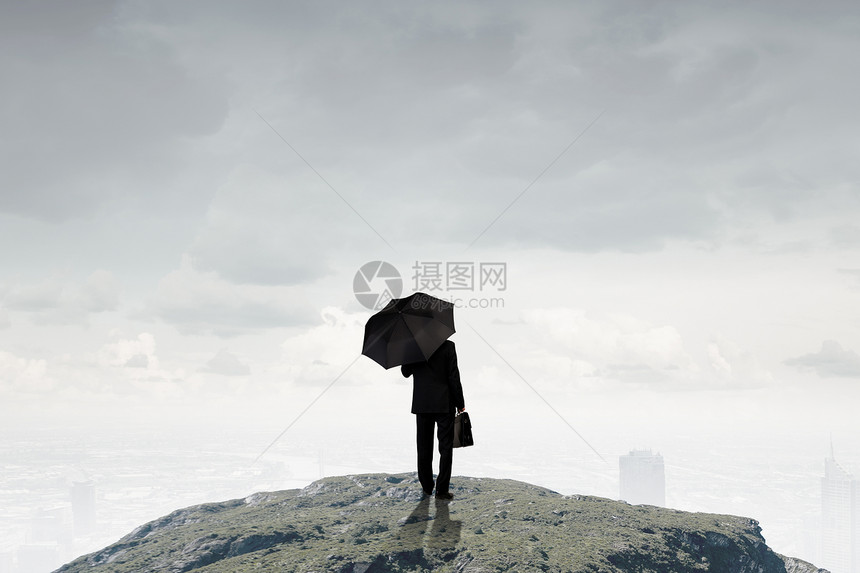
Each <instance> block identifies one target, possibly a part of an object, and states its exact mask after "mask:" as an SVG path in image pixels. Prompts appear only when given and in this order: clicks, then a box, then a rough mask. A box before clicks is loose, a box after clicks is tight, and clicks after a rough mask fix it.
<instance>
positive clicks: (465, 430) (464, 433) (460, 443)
mask: <svg viewBox="0 0 860 573" xmlns="http://www.w3.org/2000/svg"><path fill="white" fill-rule="evenodd" d="M473 445H475V440H474V439H472V421H471V420H470V419H469V413H468V412H462V413H460V414H457V415H456V416H454V447H455V448H465V447H466V446H473Z"/></svg>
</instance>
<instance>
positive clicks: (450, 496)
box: [436, 491, 454, 500]
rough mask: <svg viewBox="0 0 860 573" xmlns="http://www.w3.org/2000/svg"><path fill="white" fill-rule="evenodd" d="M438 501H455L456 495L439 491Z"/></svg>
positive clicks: (437, 493)
mask: <svg viewBox="0 0 860 573" xmlns="http://www.w3.org/2000/svg"><path fill="white" fill-rule="evenodd" d="M436 499H444V500H450V499H454V494H453V493H450V492H447V491H437V492H436Z"/></svg>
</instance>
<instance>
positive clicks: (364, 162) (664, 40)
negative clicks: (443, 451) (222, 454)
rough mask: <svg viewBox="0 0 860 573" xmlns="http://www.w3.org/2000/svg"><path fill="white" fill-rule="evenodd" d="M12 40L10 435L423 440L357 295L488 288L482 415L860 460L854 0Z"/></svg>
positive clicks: (279, 10) (27, 13) (137, 29)
mask: <svg viewBox="0 0 860 573" xmlns="http://www.w3.org/2000/svg"><path fill="white" fill-rule="evenodd" d="M0 11H2V13H0V78H2V80H0V81H2V90H0V93H2V95H0V261H2V265H0V424H4V425H9V426H11V425H13V424H14V425H21V424H31V425H36V426H38V425H50V424H53V423H56V422H57V421H59V420H65V419H81V418H88V419H91V420H94V421H96V422H97V423H98V424H101V425H102V427H104V428H105V429H106V430H109V429H110V427H111V424H125V423H128V421H129V420H130V419H139V420H142V421H143V423H157V422H158V421H160V420H161V419H162V418H164V417H167V416H168V415H170V413H175V412H181V413H182V414H183V415H185V416H188V417H190V418H191V419H198V418H199V419H201V420H202V419H204V418H205V419H206V420H209V421H210V422H212V423H220V422H221V421H224V420H225V419H226V418H230V421H231V422H235V421H236V420H237V419H238V420H241V421H242V423H251V424H253V423H260V424H264V425H266V426H267V427H269V426H270V427H272V428H280V427H282V426H284V425H285V424H286V423H287V422H289V420H290V419H291V418H292V417H293V416H294V415H295V414H296V413H297V412H298V411H300V410H301V408H303V407H304V405H306V404H307V403H309V402H310V400H312V399H313V398H314V396H316V395H317V394H318V393H319V392H320V391H321V390H322V389H323V388H324V387H325V386H326V385H327V384H328V383H330V382H331V381H332V380H334V379H335V378H336V377H338V376H339V375H340V374H341V373H343V372H344V371H345V373H344V374H343V375H342V377H341V378H340V379H339V380H338V382H337V385H336V386H334V387H333V388H332V389H331V390H330V391H329V393H328V394H327V395H326V398H327V401H325V400H323V401H320V402H319V403H318V404H317V405H315V406H314V409H312V410H311V411H310V412H309V414H308V416H314V415H317V416H324V415H327V412H331V411H333V410H336V409H338V408H341V409H344V408H346V409H351V410H353V411H356V412H363V411H369V410H373V409H382V411H391V412H395V411H396V412H408V408H409V399H408V387H407V386H405V385H404V383H403V381H402V380H399V379H398V378H399V375H398V374H397V373H396V372H393V371H391V372H386V371H384V370H382V369H381V368H379V367H378V366H377V365H376V364H374V363H372V362H371V361H370V360H368V359H366V358H361V359H359V360H358V361H357V362H354V363H353V360H354V358H355V357H356V356H357V355H358V353H359V351H360V345H361V337H362V328H363V324H364V321H365V320H366V319H367V317H368V316H369V314H370V311H368V310H367V309H366V308H364V307H363V306H362V305H361V304H359V302H358V301H357V300H356V298H355V296H354V293H353V278H354V275H355V273H356V271H357V270H358V269H359V267H361V266H362V265H363V264H365V263H367V262H369V261H388V262H390V263H392V264H393V265H394V266H395V267H396V268H397V269H398V270H399V272H400V274H401V275H402V277H403V282H404V292H409V291H411V290H412V288H413V287H414V281H413V270H412V268H413V266H414V265H415V263H416V261H418V262H439V263H443V265H444V264H447V263H451V262H470V263H473V264H475V265H476V266H477V265H479V264H480V263H500V262H501V263H505V264H506V270H507V288H506V289H505V290H504V291H499V292H494V293H492V294H493V296H497V297H500V298H502V299H503V302H504V307H503V308H496V309H492V310H490V309H480V308H463V309H460V310H458V314H457V326H458V332H457V334H455V335H454V338H453V340H455V342H456V343H457V346H458V350H459V354H460V360H461V368H462V371H463V380H464V388H465V394H466V401H467V406H468V407H469V408H470V409H472V411H473V412H479V413H480V415H481V416H483V417H484V420H485V421H493V422H494V423H499V424H501V423H503V421H504V420H506V419H508V416H510V414H511V413H512V411H514V410H515V408H517V406H518V404H522V403H524V402H529V401H534V400H538V398H537V397H536V396H535V395H534V393H532V391H531V390H530V389H529V388H528V386H526V385H525V384H524V382H523V381H524V380H525V381H527V382H528V383H529V384H531V385H532V386H533V387H534V388H535V389H536V390H537V391H538V392H539V393H541V395H542V396H544V397H545V398H546V399H547V400H548V401H550V402H552V403H553V404H554V405H555V407H556V408H557V409H558V410H559V412H560V413H562V414H563V415H564V416H566V417H567V418H568V420H569V421H570V422H571V423H573V425H575V426H576V427H577V428H578V429H579V430H580V431H581V432H582V433H583V434H584V435H585V436H586V437H587V438H588V439H589V440H590V441H591V442H592V444H593V445H594V446H595V447H596V448H597V449H599V450H603V451H606V450H610V453H613V452H612V451H611V450H612V449H613V448H615V449H616V450H623V448H625V447H627V446H625V445H624V444H626V443H630V447H633V446H635V445H653V446H654V447H656V448H659V447H660V443H659V440H658V438H659V435H662V434H659V435H658V434H656V433H655V434H654V435H653V436H652V435H651V433H650V429H651V428H650V426H649V424H650V422H649V420H654V419H656V420H658V422H655V423H656V424H657V425H660V426H663V427H665V428H666V429H667V431H668V430H671V429H677V428H678V427H692V426H695V427H697V428H710V429H711V430H712V431H720V428H725V427H748V425H750V424H753V425H754V426H755V427H756V428H771V429H774V431H777V432H781V431H785V432H788V431H789V430H792V429H794V430H797V431H812V432H820V433H821V443H822V446H821V455H822V456H823V455H824V453H825V452H826V448H827V439H828V435H829V434H830V432H833V434H834V437H835V439H836V441H837V443H839V442H840V440H842V443H846V444H847V443H852V444H860V435H858V433H860V429H858V427H857V424H856V408H855V407H854V406H853V405H856V403H857V401H858V399H860V258H858V255H860V217H858V215H860V187H858V181H860V162H858V161H857V156H858V152H860V141H858V133H860V125H858V123H860V122H858V119H860V118H858V112H857V107H856V101H857V98H858V88H860V78H858V75H857V73H856V62H857V58H858V54H860V19H858V16H859V15H860V11H858V8H857V6H856V5H855V4H853V3H848V2H844V3H843V2H831V3H809V2H801V1H796V2H794V1H789V2H722V3H702V2H579V3H557V2H552V3H549V2H547V3H528V4H524V3H520V2H510V3H500V2H494V3H478V2H470V3H462V2H451V3H421V4H419V3H403V2H393V1H392V2H372V3H362V4H354V3H326V2H313V3H311V2H308V3H296V2H286V3H285V2H243V3H224V2H211V1H207V2H183V3H176V2H107V1H105V2H85V3H68V2H65V3H62V2H56V3H52V2H26V3H24V2H17V3H16V2H6V3H4V4H3V6H2V8H0ZM378 285H379V283H376V286H377V287H378ZM435 294H437V295H439V296H443V297H448V298H452V297H454V296H457V297H460V296H463V295H464V294H466V295H468V296H475V297H482V296H485V295H486V294H487V293H485V292H478V291H477V289H476V290H475V292H467V293H458V292H453V291H448V290H442V291H439V292H437V293H435ZM391 389H395V390H393V391H392V390H391ZM347 396H348V397H349V400H346V397H347ZM535 403H537V404H539V406H540V407H541V408H543V405H542V403H540V402H539V401H538V402H535ZM204 410H205V412H204ZM643 410H644V411H645V412H644V413H643ZM261 412H262V414H261ZM546 414H547V422H546V423H547V424H557V423H559V421H558V420H557V419H555V418H553V416H554V415H553V414H552V413H551V412H549V411H548V410H546ZM477 415H479V414H476V416H477ZM606 419H612V420H613V421H614V422H615V426H614V427H615V428H616V430H617V431H618V432H619V433H621V434H623V435H616V436H606V434H605V431H606V429H607V425H606V424H605V423H603V422H601V420H603V421H604V422H605V420H606ZM626 422H629V424H626ZM488 423H489V422H488ZM559 427H561V426H558V425H556V426H551V428H553V431H556V430H558V428H559ZM558 431H562V430H558ZM563 431H566V430H563ZM601 436H603V437H601ZM786 439H788V438H786ZM637 440H638V441H637ZM643 442H645V443H643ZM579 446H580V447H585V446H584V445H583V444H581V443H579ZM255 447H256V445H255V446H254V447H252V449H254V448H255ZM614 453H618V452H617V451H616V452H614Z"/></svg>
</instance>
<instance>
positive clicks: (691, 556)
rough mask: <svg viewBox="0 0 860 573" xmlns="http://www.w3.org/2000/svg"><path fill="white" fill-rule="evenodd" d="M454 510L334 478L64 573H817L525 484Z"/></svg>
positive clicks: (158, 529)
mask: <svg viewBox="0 0 860 573" xmlns="http://www.w3.org/2000/svg"><path fill="white" fill-rule="evenodd" d="M452 485H453V489H452V490H451V491H452V493H454V495H455V497H454V499H453V500H452V501H450V502H441V501H440V502H437V501H436V500H435V499H432V498H430V499H422V498H421V487H420V485H419V484H418V481H417V479H416V477H415V474H397V475H386V474H373V475H353V476H344V477H331V478H325V479H322V480H319V481H316V482H314V483H312V484H311V485H309V486H307V487H306V488H304V489H301V490H288V491H281V492H274V493H258V494H254V495H252V496H250V497H247V498H245V499H238V500H233V501H226V502H223V503H211V504H205V505H199V506H195V507H189V508H187V509H181V510H179V511H175V512H173V513H171V514H170V515H168V516H166V517H163V518H161V519H157V520H155V521H153V522H150V523H147V524H146V525H143V526H141V527H139V528H137V529H136V530H134V531H132V532H131V533H130V534H128V535H127V536H126V537H124V538H122V539H121V540H119V541H118V542H117V543H115V544H113V545H111V546H109V547H107V548H105V549H103V550H101V551H98V552H96V553H93V554H91V555H87V556H84V557H81V558H79V559H77V560H75V561H73V562H72V563H69V564H68V565H65V566H64V567H62V568H60V569H59V571H61V572H64V573H73V572H84V571H86V572H88V573H99V572H108V571H109V572H111V573H124V572H128V573H146V572H159V573H163V572H173V573H180V572H184V571H194V572H195V573H215V572H224V573H228V572H229V573H242V572H250V571H276V572H282V571H283V572H292V571H295V572H303V573H307V572H320V573H322V572H338V573H373V572H378V571H391V572H404V573H405V572H419V571H422V572H423V571H448V572H458V573H478V572H491V571H492V572H497V571H511V572H530V571H552V572H583V573H585V572H615V571H623V572H633V571H636V572H667V573H668V572H671V573H684V572H697V573H698V572H702V571H715V572H720V573H733V572H736V573H747V572H750V573H752V572H756V573H813V572H823V571H824V570H823V569H818V568H816V567H814V566H812V565H810V564H808V563H805V562H803V561H799V560H796V559H792V558H788V557H783V556H781V555H778V554H776V553H774V552H773V551H771V549H770V548H768V546H767V544H766V543H765V540H764V539H763V538H762V536H761V529H760V528H759V525H758V523H757V522H756V521H754V520H751V519H748V518H743V517H734V516H729V515H714V514H702V513H686V512H682V511H677V510H672V509H664V508H658V507H651V506H632V505H628V504H626V503H624V502H619V501H612V500H608V499H602V498H597V497H589V496H580V495H574V496H563V495H560V494H558V493H555V492H553V491H550V490H548V489H545V488H542V487H537V486H534V485H530V484H527V483H522V482H517V481H511V480H499V479H488V478H465V477H456V478H454V480H453V484H452Z"/></svg>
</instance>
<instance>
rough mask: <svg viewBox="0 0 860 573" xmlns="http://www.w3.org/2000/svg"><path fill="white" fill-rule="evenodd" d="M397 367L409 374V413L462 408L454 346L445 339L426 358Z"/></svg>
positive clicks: (435, 412) (451, 411) (452, 411)
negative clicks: (410, 378)
mask: <svg viewBox="0 0 860 573" xmlns="http://www.w3.org/2000/svg"><path fill="white" fill-rule="evenodd" d="M400 371H401V372H402V373H403V375H404V376H405V377H407V378H408V377H409V376H412V413H413V414H447V413H452V414H453V413H454V408H460V409H462V408H465V407H466V405H465V403H464V400H463V386H462V385H461V384H460V369H459V368H457V350H456V349H455V348H454V343H453V342H451V341H450V340H446V341H445V342H443V343H442V346H440V347H439V348H438V349H437V350H436V352H434V353H433V354H432V356H430V358H429V359H428V360H427V361H426V362H416V363H414V364H404V365H403V366H401V367H400Z"/></svg>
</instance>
